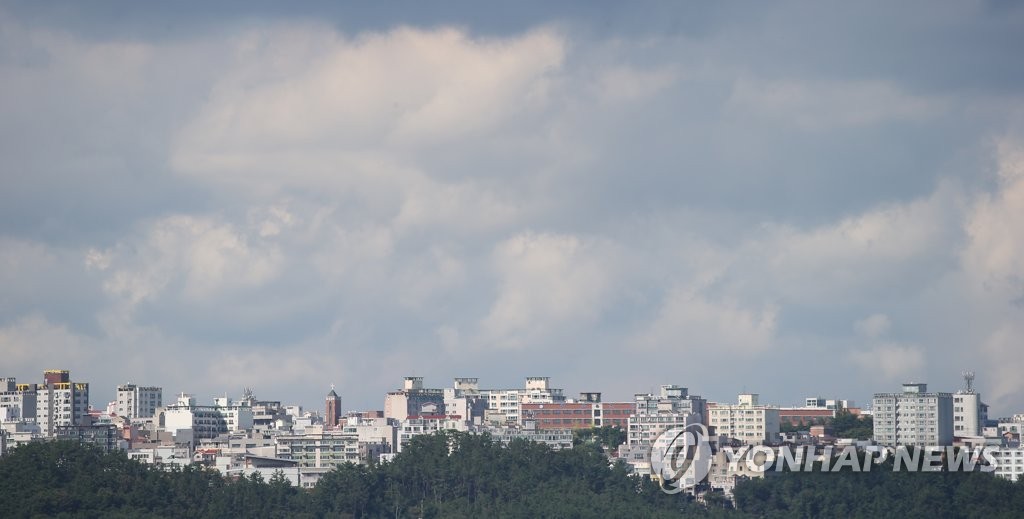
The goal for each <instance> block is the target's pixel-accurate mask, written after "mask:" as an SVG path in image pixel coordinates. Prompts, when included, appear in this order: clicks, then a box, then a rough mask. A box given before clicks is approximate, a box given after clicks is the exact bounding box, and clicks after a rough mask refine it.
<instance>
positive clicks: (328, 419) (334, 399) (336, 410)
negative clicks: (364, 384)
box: [324, 384, 341, 429]
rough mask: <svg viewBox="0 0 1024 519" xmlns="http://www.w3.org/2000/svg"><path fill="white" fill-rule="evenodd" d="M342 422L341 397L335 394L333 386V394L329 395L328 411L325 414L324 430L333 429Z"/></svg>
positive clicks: (332, 385)
mask: <svg viewBox="0 0 1024 519" xmlns="http://www.w3.org/2000/svg"><path fill="white" fill-rule="evenodd" d="M340 420H341V397H340V396H338V393H335V392H334V384H331V392H330V393H327V409H326V411H325V412H324V428H325V429H333V428H334V427H337V425H338V422H339V421H340Z"/></svg>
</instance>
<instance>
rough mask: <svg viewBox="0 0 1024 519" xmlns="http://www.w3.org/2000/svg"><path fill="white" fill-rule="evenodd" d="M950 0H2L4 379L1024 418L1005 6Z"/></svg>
mask: <svg viewBox="0 0 1024 519" xmlns="http://www.w3.org/2000/svg"><path fill="white" fill-rule="evenodd" d="M932 5H933V4H927V5H925V6H924V9H918V11H921V12H920V13H918V12H916V11H914V9H916V8H915V7H914V6H897V7H893V6H888V5H879V6H876V8H877V9H867V8H864V7H862V6H843V7H842V9H824V8H822V7H818V6H808V5H807V4H798V5H785V4H783V5H771V6H769V5H757V6H747V7H745V8H743V9H739V8H731V7H728V6H726V7H717V6H716V7H710V8H706V9H700V10H697V11H694V10H692V9H685V10H679V9H678V8H677V6H675V5H673V4H666V5H660V4H651V6H650V10H649V11H645V10H642V9H632V8H630V9H626V10H625V11H623V8H621V7H615V6H608V7H609V9H610V10H611V11H609V12H604V11H599V10H596V9H591V8H584V7H582V6H581V5H569V6H562V7H559V8H557V9H558V10H557V11H548V10H545V9H544V8H541V7H537V6H535V7H534V8H529V6H526V7H522V8H519V9H516V10H515V13H512V14H510V15H509V16H505V17H501V16H491V15H488V16H483V15H480V14H479V13H473V12H472V11H471V10H464V9H460V8H459V7H458V5H457V4H453V6H449V7H445V8H442V9H439V10H436V12H435V11H433V10H432V11H431V12H429V13H428V12H425V11H423V10H421V9H412V10H410V11H408V12H406V13H405V14H402V15H397V14H395V13H394V12H392V11H386V10H379V9H378V8H374V9H370V10H368V11H367V10H354V9H348V8H346V9H344V10H343V12H339V11H337V10H336V8H335V7H333V4H332V5H323V6H313V7H310V8H309V9H310V10H309V11H307V12H301V13H296V12H282V11H281V9H280V8H279V7H275V6H272V5H263V6H259V5H257V6H255V7H253V9H254V10H252V11H250V12H248V13H241V12H238V11H236V10H235V9H234V8H232V7H230V6H229V7H219V8H217V10H215V12H212V13H208V14H207V15H206V16H205V17H199V16H195V15H191V14H185V15H182V14H172V13H163V12H161V11H160V8H158V7H155V8H152V9H148V8H147V9H139V8H137V7H124V6H117V5H116V4H106V5H102V6H100V7H98V8H97V9H96V10H95V12H92V13H89V14H88V15H83V16H82V17H78V16H77V15H78V14H83V13H82V7H81V6H78V4H66V5H63V6H59V7H53V6H44V7H39V6H34V5H31V4H12V5H10V6H8V7H6V8H4V9H6V10H5V11H2V12H0V43H2V45H0V49H3V50H2V54H0V82H2V84H3V85H4V87H3V90H2V91H0V92H2V95H0V136H3V139H0V152H2V155H3V157H4V163H3V166H2V168H0V181H2V184H3V187H4V189H3V190H2V193H0V247H2V248H0V265H2V266H3V271H2V272H0V288H2V290H0V294H2V295H0V348H2V350H3V351H4V352H8V353H10V355H9V357H10V362H5V367H6V369H9V370H11V371H12V372H11V373H8V374H7V375H14V376H18V377H22V378H26V377H34V376H36V372H37V371H39V370H40V369H44V368H48V367H52V366H51V364H52V362H53V359H62V361H63V362H66V363H68V364H69V365H67V366H66V367H68V368H71V369H74V370H75V372H76V374H79V375H81V376H82V377H83V378H84V377H90V378H92V380H93V382H94V383H95V384H97V388H96V390H94V391H95V395H96V399H97V402H95V403H101V402H102V400H103V399H104V398H106V397H104V396H103V395H104V394H105V393H104V390H103V389H102V388H104V387H108V388H109V393H110V396H112V394H113V386H114V384H116V383H119V382H124V381H125V380H126V379H127V378H131V379H133V380H135V381H136V382H145V383H156V384H161V385H163V386H164V387H165V390H166V391H168V392H169V393H173V392H176V391H179V390H186V391H190V392H195V393H197V394H199V395H200V396H201V397H204V398H205V397H210V396H212V395H213V394H220V393H223V392H225V391H227V392H229V393H237V392H238V391H240V388H241V387H242V386H255V387H256V388H257V390H258V394H259V395H260V396H267V397H270V396H274V397H277V398H282V399H285V400H295V401H300V402H303V403H306V404H308V405H313V406H317V405H319V404H318V402H319V401H320V397H321V392H322V391H321V390H322V389H324V388H326V387H327V385H328V384H330V383H337V384H339V386H340V388H341V389H342V392H343V394H344V395H346V396H345V398H346V406H352V407H379V406H380V398H381V394H382V392H383V391H385V390H386V389H389V388H391V387H392V386H394V385H395V384H397V383H398V381H399V379H400V377H401V376H403V375H407V374H419V375H425V376H427V377H428V379H429V381H430V382H431V383H434V384H445V383H447V379H448V378H449V377H452V376H480V377H481V378H482V379H483V382H484V383H486V384H494V385H500V386H509V385H517V384H519V383H520V382H521V381H520V379H521V377H523V376H527V375H539V374H543V375H551V376H553V377H554V378H555V381H556V383H557V384H559V385H562V386H565V387H566V388H567V389H569V390H570V391H576V390H603V391H605V392H606V393H608V396H609V397H612V398H626V397H628V396H629V395H630V394H631V393H633V392H635V391H647V390H649V389H651V387H654V386H656V385H657V384H660V383H664V382H679V383H683V384H687V385H689V386H690V387H691V388H692V389H693V390H694V391H697V392H700V393H703V394H705V395H706V396H709V397H711V398H714V399H719V400H731V399H732V398H733V395H734V394H735V393H737V392H739V391H742V390H749V391H760V392H761V393H762V394H763V395H764V397H765V398H766V399H768V400H773V401H776V402H779V403H792V402H796V401H799V400H800V399H801V398H802V397H803V396H805V395H807V394H824V395H826V396H838V397H848V398H855V399H858V400H860V401H864V400H865V399H866V398H867V397H868V396H869V395H870V393H871V392H873V391H875V390H882V389H888V388H891V387H893V386H895V385H896V384H898V383H899V382H901V381H902V380H903V379H905V378H914V379H922V380H924V379H927V380H928V381H929V382H931V383H932V384H933V385H935V386H936V387H942V388H946V389H953V388H955V387H956V386H955V384H957V383H958V382H957V373H959V371H960V370H961V369H965V368H973V369H975V370H976V371H978V373H979V381H978V382H979V386H980V387H981V389H982V390H983V391H985V392H986V395H987V396H986V398H988V399H989V400H990V401H991V403H993V404H994V405H996V408H995V410H994V411H995V412H996V413H1000V412H1002V413H1009V412H1012V411H1019V409H1020V406H1021V405H1024V398H1022V397H1021V396H1020V394H1021V390H1022V389H1024V387H1022V385H1021V383H1020V382H1019V381H1018V378H1017V377H1015V375H1014V373H1017V372H1019V370H1020V368H1022V367H1024V366H1021V363H1020V362H1018V361H1016V360H1014V357H1015V356H1014V354H1013V351H1014V348H1015V347H1016V345H1018V344H1019V343H1020V341H1021V340H1022V338H1024V330H1022V329H1021V327H1020V326H1019V324H1018V323H1020V322H1024V320H1022V319H1021V311H1022V309H1021V305H1020V304H1019V303H1018V302H1017V301H1019V298H1020V293H1021V290H1020V279H1022V278H1024V270H1022V269H1024V249H1022V247H1024V245H1022V244H1024V242H1022V240H1021V237H1020V232H1019V229H1018V227H1019V224H1018V223H1017V222H1020V221H1024V214H1021V211H1022V210H1024V206H1022V205H1021V203H1020V200H1021V191H1022V186H1024V184H1022V180H1021V177H1020V164H1021V159H1020V156H1021V153H1022V152H1021V150H1022V149H1024V140H1022V137H1021V136H1022V135H1024V133H1022V131H1021V130H1022V128H1021V121H1022V113H1024V112H1022V107H1024V104H1022V103H1021V97H1020V95H1019V91H1020V89H1019V86H1020V85H1019V83H1020V80H1021V77H1019V74H1018V72H1019V70H1017V69H1015V68H1014V67H1012V66H1010V65H1008V64H1010V63H1015V62H1016V61H1015V56H1014V55H1013V54H1012V51H1013V50H1014V49H1016V48H1020V47H1021V45H1020V44H1019V43H1021V42H1019V39H1020V38H1021V34H1024V31H1020V28H1021V13H1020V11H1019V9H1015V8H1012V7H1004V6H1001V5H997V4H985V3H979V4H969V5H968V4H958V3H951V4H944V5H938V6H935V7H934V8H932ZM918 7H920V6H918ZM122 8H123V10H122ZM615 11H618V12H617V13H616V12H615ZM626 11H628V12H626ZM114 12H117V13H120V14H122V15H123V16H121V18H120V20H121V21H120V22H118V23H114V22H111V21H110V20H111V19H112V15H113V13H114ZM613 14H614V15H615V16H612V15H613ZM165 15H166V16H165ZM350 15H351V16H350ZM619 15H622V16H619ZM912 15H913V16H912ZM617 16H619V17H617Z"/></svg>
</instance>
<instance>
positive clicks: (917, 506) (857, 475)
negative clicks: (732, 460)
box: [735, 455, 1024, 519]
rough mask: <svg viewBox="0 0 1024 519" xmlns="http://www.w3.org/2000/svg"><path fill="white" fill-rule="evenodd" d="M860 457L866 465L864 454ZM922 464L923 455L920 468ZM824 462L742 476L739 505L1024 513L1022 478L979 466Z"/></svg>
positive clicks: (774, 514) (765, 511) (762, 512)
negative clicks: (830, 467)
mask: <svg viewBox="0 0 1024 519" xmlns="http://www.w3.org/2000/svg"><path fill="white" fill-rule="evenodd" d="M858 459H859V461H858V463H857V464H858V466H861V467H863V466H864V457H863V455H861V456H860V457H859V458H858ZM869 463H870V462H869ZM912 465H915V464H912ZM924 466H925V460H924V459H923V458H920V459H919V460H918V462H917V463H916V467H917V470H921V468H922V467H924ZM820 467H821V464H820V463H816V464H815V471H811V472H781V473H776V474H771V473H769V474H768V476H767V477H765V478H759V479H751V480H748V481H743V482H741V483H740V484H738V485H737V486H736V489H735V498H736V506H737V508H738V510H739V511H741V512H742V515H745V516H748V517H759V518H783V517H849V518H865V519H866V518H872V519H873V518H877V517H902V518H917V517H920V518H929V519H935V518H945V517H985V518H1001V517H1007V518H1011V517H1012V518H1019V517H1024V482H1018V483H1012V482H1010V481H1009V480H1006V479H1003V478H999V477H996V476H995V475H993V474H991V473H983V472H980V471H979V470H976V471H974V472H956V471H946V470H941V469H940V470H939V471H918V472H910V471H906V470H900V471H894V470H893V460H892V459H891V458H890V459H889V460H887V461H885V462H883V463H882V464H879V465H872V466H871V469H870V470H869V471H866V472H855V471H852V470H851V471H843V472H838V473H835V472H827V471H820V470H819V469H820ZM847 468H849V467H847Z"/></svg>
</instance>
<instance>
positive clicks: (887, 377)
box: [846, 342, 925, 385]
mask: <svg viewBox="0 0 1024 519" xmlns="http://www.w3.org/2000/svg"><path fill="white" fill-rule="evenodd" d="M846 358H847V359H849V360H850V361H851V362H853V363H854V364H855V365H857V366H858V367H860V369H861V370H862V371H863V372H865V373H867V374H869V376H870V378H871V379H873V380H876V381H880V382H886V383H888V384H889V385H892V384H898V383H902V382H911V381H916V380H918V379H919V378H920V376H921V375H922V374H923V373H924V369H925V351H924V349H923V348H921V347H920V346H915V345H909V344H900V343H890V342H886V343H881V344H876V345H874V346H871V347H868V348H865V349H858V350H854V351H851V352H849V353H848V354H847V355H846Z"/></svg>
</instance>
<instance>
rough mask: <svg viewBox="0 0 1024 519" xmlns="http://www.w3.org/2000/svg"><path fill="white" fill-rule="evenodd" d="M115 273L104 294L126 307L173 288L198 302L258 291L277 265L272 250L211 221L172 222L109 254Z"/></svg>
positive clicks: (163, 222)
mask: <svg viewBox="0 0 1024 519" xmlns="http://www.w3.org/2000/svg"><path fill="white" fill-rule="evenodd" d="M108 254H109V255H112V257H113V259H112V260H109V261H108V263H113V264H114V265H115V267H114V268H113V269H112V270H111V272H110V274H109V277H108V279H107V281H106V282H105V284H104V288H105V289H106V290H107V291H108V292H109V293H111V294H114V295H117V296H120V297H123V298H124V299H125V300H126V301H127V302H129V303H130V304H135V303H139V302H141V301H144V300H149V299H154V298H156V297H158V296H159V295H160V294H161V292H163V291H164V289H165V288H166V287H167V286H168V285H169V284H171V283H172V282H175V281H179V282H181V283H182V288H181V294H182V295H183V296H184V297H186V298H188V299H192V300H200V299H205V298H208V297H210V296H211V295H213V294H215V293H217V292H219V291H222V290H231V289H233V288H237V287H244V286H259V285H262V284H263V283H266V282H267V281H269V280H270V279H272V278H274V277H275V276H276V275H277V274H278V272H279V269H280V265H281V262H282V256H281V252H280V251H279V250H278V248H277V247H276V246H274V245H272V244H267V243H262V242H260V241H259V240H258V238H257V237H253V236H247V235H245V234H243V233H241V232H240V231H238V230H237V229H235V227H234V226H233V225H231V224H226V223H221V222H217V221H215V220H213V219H210V218H202V217H194V216H185V215H179V216H171V217H167V218H163V219H161V220H158V221H156V222H153V223H152V224H150V225H148V226H146V228H145V229H144V235H143V236H142V237H141V239H140V241H139V242H125V243H121V244H120V245H119V246H118V247H116V248H115V249H114V250H113V251H108V252H105V253H103V255H108Z"/></svg>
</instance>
